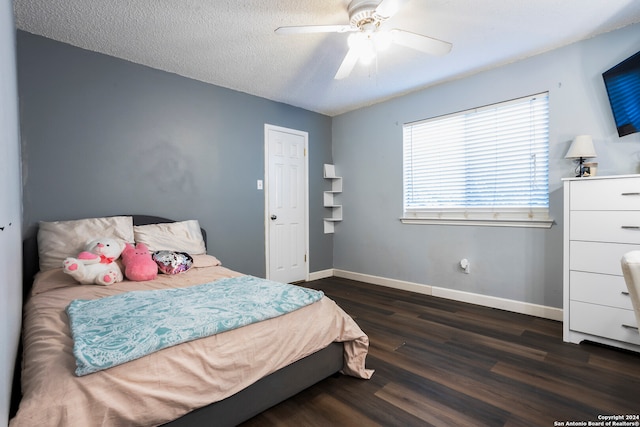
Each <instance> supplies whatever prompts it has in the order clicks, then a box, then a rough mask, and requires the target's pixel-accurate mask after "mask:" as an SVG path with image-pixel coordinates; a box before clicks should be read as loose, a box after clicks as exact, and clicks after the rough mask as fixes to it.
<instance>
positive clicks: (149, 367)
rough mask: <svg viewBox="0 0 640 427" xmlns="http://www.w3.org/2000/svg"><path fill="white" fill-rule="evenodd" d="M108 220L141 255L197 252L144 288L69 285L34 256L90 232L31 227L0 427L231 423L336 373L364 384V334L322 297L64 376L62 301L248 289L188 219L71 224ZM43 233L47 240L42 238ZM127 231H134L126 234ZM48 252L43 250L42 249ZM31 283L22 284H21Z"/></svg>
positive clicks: (67, 353) (67, 336) (69, 349)
mask: <svg viewBox="0 0 640 427" xmlns="http://www.w3.org/2000/svg"><path fill="white" fill-rule="evenodd" d="M114 218H117V220H118V221H121V223H119V224H118V225H115V226H113V225H110V226H108V227H107V229H106V230H107V231H106V232H108V233H114V236H113V237H117V238H122V239H123V240H125V241H132V242H133V241H136V242H137V241H141V240H143V241H144V242H145V243H147V245H148V246H149V249H150V250H159V249H160V248H159V247H158V245H171V244H176V245H179V246H180V247H181V248H184V247H188V248H189V249H188V250H187V249H182V250H184V251H186V252H189V253H190V254H192V252H200V253H193V255H192V256H193V265H192V267H191V268H190V269H189V270H188V271H186V272H183V273H180V274H176V275H164V274H159V275H158V278H157V279H155V280H151V281H146V282H133V281H129V280H126V278H125V280H124V281H122V282H119V283H115V284H113V285H110V286H97V285H79V284H78V283H77V282H74V281H73V279H72V278H71V277H69V276H68V275H66V274H64V273H63V272H62V268H52V267H53V266H55V265H56V264H55V262H56V260H55V259H53V260H49V259H46V260H44V259H43V258H44V257H45V256H46V257H47V258H49V254H50V253H54V254H55V253H56V251H58V252H60V250H62V251H64V250H67V251H68V247H69V244H68V242H65V246H64V247H66V248H67V249H64V248H62V249H61V248H56V247H55V246H56V245H59V244H60V242H59V240H61V239H62V238H61V237H60V236H61V234H60V233H63V236H65V237H64V238H65V239H66V235H67V234H65V233H77V234H79V236H77V241H80V239H81V238H82V237H85V236H84V235H86V234H87V233H88V232H94V233H95V230H92V227H94V226H96V224H91V223H90V224H89V225H88V226H86V224H85V223H81V224H82V226H78V223H77V222H55V223H41V224H40V232H39V233H38V234H37V236H34V237H33V238H31V239H27V240H25V244H24V262H25V265H24V276H25V295H26V298H25V301H26V303H25V307H24V322H23V328H24V329H23V337H22V340H23V354H24V356H23V360H22V363H21V366H22V369H21V376H20V378H21V381H22V384H21V389H22V399H21V401H20V405H19V409H18V411H17V414H16V416H15V417H13V418H12V419H11V420H10V426H11V427H21V426H33V425H83V426H92V425H102V426H107V425H128V426H129V425H131V426H133V425H139V426H150V425H166V426H197V425H217V426H225V425H237V424H239V423H241V422H242V421H245V420H247V419H249V418H251V417H253V416H254V415H257V414H258V413H260V412H262V411H264V410H265V409H267V408H269V407H271V406H273V405H275V404H277V403H279V402H281V401H282V400H285V399H287V398H288V397H290V396H292V395H294V394H296V393H298V392H299V391H301V390H303V389H305V388H307V387H309V386H311V385H313V384H314V383H316V382H318V381H320V380H322V379H324V378H326V377H328V376H331V375H334V374H336V373H338V372H341V373H343V374H346V375H351V376H355V377H358V378H364V379H366V378H370V377H371V375H372V373H373V371H371V370H369V369H366V367H365V358H366V354H367V350H368V338H367V336H366V335H365V334H364V332H362V330H361V329H360V328H359V327H358V325H357V324H356V323H355V321H354V320H353V319H352V318H351V317H350V316H348V315H347V314H346V313H345V312H344V311H343V310H342V309H340V307H338V306H337V305H336V304H335V303H334V302H333V301H332V300H331V299H329V298H327V297H326V296H322V297H321V298H320V299H319V300H318V301H316V302H313V303H310V304H308V305H306V306H304V307H302V308H299V309H297V310H295V311H292V312H289V313H286V314H283V315H281V316H277V317H274V318H271V319H268V320H263V321H260V322H257V323H251V324H249V325H246V326H243V327H240V328H237V329H232V330H229V331H226V332H222V333H219V334H216V335H212V336H208V337H204V338H199V339H194V340H190V341H187V342H184V343H180V344H177V345H172V346H169V347H167V348H164V349H162V350H159V351H156V352H153V353H151V354H149V355H146V356H144V357H140V358H137V359H135V360H132V361H128V362H126V363H122V364H119V365H117V366H113V367H109V368H107V369H103V370H99V371H98V372H94V373H89V374H88V375H83V376H78V375H76V369H77V368H78V366H79V365H78V363H77V362H76V357H75V356H74V339H73V338H72V334H71V332H70V329H69V318H68V316H67V313H66V312H65V309H66V307H68V306H69V304H70V303H71V301H74V300H88V301H94V300H95V301H99V300H101V299H104V300H108V299H109V298H113V297H117V296H121V295H124V294H126V295H132V294H136V293H137V291H150V292H154V291H161V290H166V289H171V290H172V292H173V290H176V289H180V290H190V289H193V288H196V287H198V286H205V285H202V284H207V285H206V286H210V285H211V286H217V285H218V284H222V283H224V282H225V281H233V280H236V279H251V280H253V279H252V278H248V276H245V275H243V274H242V273H240V272H236V271H233V270H230V269H227V268H226V267H224V266H223V265H221V263H220V262H219V261H218V259H217V258H216V257H215V256H213V255H210V254H207V253H206V232H205V230H203V229H200V228H199V225H198V223H197V221H194V220H191V221H187V222H180V221H179V222H173V221H171V220H169V219H166V218H159V217H153V216H137V215H134V216H121V217H107V218H99V219H87V220H78V221H89V222H91V221H94V222H95V220H99V221H103V222H104V221H106V222H107V223H109V222H110V221H115V219H114ZM185 223H188V227H186V228H184V227H183V226H184V224H185ZM51 224H53V225H54V230H53V231H54V232H53V234H50V235H48V236H47V235H46V233H47V232H50V231H51V230H50V228H51V227H50V226H51ZM60 224H62V227H61V228H60V229H57V228H56V226H58V225H60ZM122 224H124V225H122ZM129 224H130V225H131V228H132V229H133V230H135V231H133V232H132V231H131V230H129ZM97 226H98V228H99V227H104V226H105V225H104V224H103V223H100V224H98V225H97ZM181 227H182V228H181ZM123 230H124V231H123ZM185 230H186V231H185ZM56 233H58V234H56ZM118 233H120V234H118ZM131 233H132V234H131ZM103 234H105V233H103ZM43 235H45V237H42V236H43ZM52 242H53V243H52ZM52 244H53V246H54V247H53V249H51V247H48V246H47V245H49V246H51V245H52ZM76 245H77V242H76ZM43 248H46V249H47V252H44V250H43ZM163 249H172V250H178V249H179V248H166V247H164V248H163ZM71 253H72V254H73V253H74V251H72V252H71ZM43 254H45V255H43ZM47 262H49V264H48V266H47ZM57 265H60V264H57ZM38 270H39V271H38ZM35 273H37V274H35ZM34 274H35V280H34V281H33V285H31V283H30V280H29V278H31V277H34ZM133 291H135V292H133ZM145 295H146V294H145ZM107 297H108V298H107Z"/></svg>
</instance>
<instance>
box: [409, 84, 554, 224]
mask: <svg viewBox="0 0 640 427" xmlns="http://www.w3.org/2000/svg"><path fill="white" fill-rule="evenodd" d="M548 100H549V96H548V93H541V94H537V95H532V96H528V97H525V98H519V99H515V100H511V101H507V102H501V103H498V104H493V105H490V106H486V107H481V108H477V109H473V110H467V111H462V112H458V113H454V114H449V115H446V116H441V117H436V118H433V119H428V120H423V121H420V122H414V123H409V124H405V125H404V127H403V145H404V147H403V153H404V156H403V157H404V165H403V166H404V167H403V170H404V219H412V218H413V219H433V220H440V221H441V220H443V219H444V220H452V221H454V222H455V221H460V222H463V221H485V220H488V221H503V222H511V221H514V222H515V223H516V224H515V225H523V226H528V225H530V224H532V223H533V222H536V221H539V220H541V221H542V222H543V223H544V224H545V225H542V226H550V223H551V221H550V220H549V218H548V211H549V184H548V174H549V108H548V107H549V103H548ZM491 225H496V224H491ZM505 225H513V224H505ZM534 226H540V225H534Z"/></svg>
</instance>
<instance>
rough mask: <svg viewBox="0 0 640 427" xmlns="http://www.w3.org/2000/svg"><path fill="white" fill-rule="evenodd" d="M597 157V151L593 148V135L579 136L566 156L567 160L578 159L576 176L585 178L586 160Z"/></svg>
mask: <svg viewBox="0 0 640 427" xmlns="http://www.w3.org/2000/svg"><path fill="white" fill-rule="evenodd" d="M592 157H597V156H596V150H595V149H594V148H593V140H592V139H591V135H578V136H576V137H575V138H574V139H573V142H572V143H571V147H569V151H567V154H566V155H565V156H564V158H565V159H577V161H578V166H577V167H576V176H577V177H579V176H584V174H585V167H584V159H587V158H592Z"/></svg>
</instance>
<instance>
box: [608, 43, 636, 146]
mask: <svg viewBox="0 0 640 427" xmlns="http://www.w3.org/2000/svg"><path fill="white" fill-rule="evenodd" d="M602 77H603V79H604V84H605V86H606V88H607V94H608V95H609V103H610V104H611V110H612V111H613V118H614V120H615V122H616V127H617V128H618V135H619V136H621V137H622V136H625V135H629V134H631V133H635V132H640V52H638V53H636V54H635V55H633V56H632V57H630V58H627V59H625V60H624V61H622V62H621V63H619V64H618V65H616V66H615V67H613V68H611V69H609V70H607V71H605V72H604V73H602Z"/></svg>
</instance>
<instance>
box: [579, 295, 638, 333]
mask: <svg viewBox="0 0 640 427" xmlns="http://www.w3.org/2000/svg"><path fill="white" fill-rule="evenodd" d="M569 307H570V311H571V312H570V315H569V318H570V324H571V330H573V331H578V332H583V333H586V334H591V335H598V336H601V337H606V338H610V339H613V340H617V341H624V342H628V343H631V344H640V334H639V333H638V330H637V329H631V328H625V327H624V326H623V325H628V326H637V323H636V318H635V315H634V313H633V311H632V310H623V309H620V308H612V307H607V306H603V305H597V304H588V303H584V302H579V301H571V302H570V303H569Z"/></svg>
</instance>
